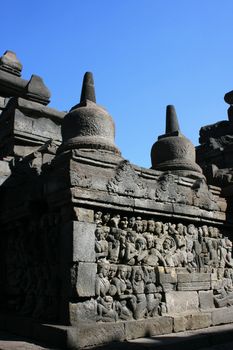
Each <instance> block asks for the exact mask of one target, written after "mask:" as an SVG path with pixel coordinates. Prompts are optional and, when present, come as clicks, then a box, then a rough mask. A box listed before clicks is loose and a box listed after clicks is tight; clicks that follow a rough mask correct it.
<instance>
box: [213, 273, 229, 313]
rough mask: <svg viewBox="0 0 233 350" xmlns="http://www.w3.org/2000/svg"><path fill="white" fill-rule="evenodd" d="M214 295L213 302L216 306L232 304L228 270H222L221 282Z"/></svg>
mask: <svg viewBox="0 0 233 350" xmlns="http://www.w3.org/2000/svg"><path fill="white" fill-rule="evenodd" d="M216 293H217V294H215V295H214V302H215V305H216V306H217V307H224V306H230V305H233V285H232V277H231V274H230V271H228V270H227V269H226V270H225V271H224V278H223V283H222V286H221V288H220V289H218V290H217V291H216Z"/></svg>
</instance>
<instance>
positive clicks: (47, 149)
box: [0, 51, 233, 349]
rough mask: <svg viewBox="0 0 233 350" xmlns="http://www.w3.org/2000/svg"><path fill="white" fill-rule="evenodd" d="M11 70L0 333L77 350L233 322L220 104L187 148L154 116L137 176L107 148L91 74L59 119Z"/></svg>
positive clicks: (227, 168) (7, 60)
mask: <svg viewBox="0 0 233 350" xmlns="http://www.w3.org/2000/svg"><path fill="white" fill-rule="evenodd" d="M21 71H22V64H21V63H20V62H19V60H18V58H17V57H16V55H15V53H13V52H11V51H6V52H5V53H4V55H3V56H2V57H1V58H0V113H1V114H0V145H1V147H0V157H1V160H0V184H1V186H0V191H1V196H0V198H1V207H0V208H1V211H0V220H1V236H0V241H1V263H0V269H1V276H0V284H1V288H0V293H1V298H0V300H1V302H0V305H1V316H0V328H2V329H8V330H11V331H12V330H13V331H14V332H16V333H19V334H23V335H27V336H30V337H33V336H34V337H39V336H40V337H41V338H42V339H45V334H50V333H51V334H53V335H54V336H53V337H52V338H53V340H54V343H56V341H57V342H58V340H59V346H61V342H62V341H63V342H64V345H66V346H68V347H69V348H73V349H79V348H83V347H86V346H94V345H98V344H102V343H107V342H110V341H116V340H127V339H132V338H137V337H142V336H145V335H156V334H164V333H171V332H179V331H183V330H187V329H198V328H204V327H209V326H211V325H218V324H222V323H230V322H233V257H232V228H233V214H232V198H233V186H232V183H233V163H232V159H233V157H232V154H233V112H232V111H233V92H229V93H228V94H226V95H225V101H226V102H227V103H228V104H230V108H229V109H228V117H229V121H221V122H218V123H216V124H214V125H210V126H205V127H202V128H201V130H200V146H198V147H197V148H196V149H195V147H194V146H193V144H192V143H191V142H190V141H189V140H188V139H187V138H186V137H185V136H184V135H183V134H182V133H181V131H180V127H179V123H178V118H177V116H176V111H175V108H174V107H173V106H171V105H169V106H167V110H166V132H165V134H164V135H161V136H159V137H158V140H157V141H156V142H155V143H154V145H153V146H152V150H151V161H152V167H151V168H150V169H145V168H142V167H139V166H136V165H134V164H131V163H130V162H129V161H127V160H125V159H124V158H123V157H122V155H121V152H120V150H119V149H118V148H117V146H116V145H115V141H114V136H115V126H114V122H113V119H112V117H111V116H110V115H109V113H108V112H107V110H105V109H104V108H103V107H101V106H100V105H98V104H96V97H95V90H94V82H93V77H92V74H91V73H89V72H87V73H86V74H85V75H84V80H83V86H82V91H81V98H80V102H79V103H78V104H77V105H75V106H74V107H73V108H71V110H70V111H69V112H68V113H65V112H59V111H57V110H55V109H52V108H50V107H48V106H47V105H48V103H49V99H50V92H49V90H48V88H47V87H46V86H45V84H44V82H43V80H42V78H40V77H39V76H36V75H32V77H31V79H30V80H29V81H27V80H24V79H22V78H21ZM187 117H188V116H187ZM196 154H197V162H196ZM217 186H218V187H217ZM45 324H46V325H45ZM49 332H50V333H49ZM56 332H57V333H56ZM55 334H56V335H55ZM58 335H59V336H58ZM43 337H44V338H43ZM52 338H51V337H50V339H52Z"/></svg>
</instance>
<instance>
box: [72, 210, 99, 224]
mask: <svg viewBox="0 0 233 350" xmlns="http://www.w3.org/2000/svg"><path fill="white" fill-rule="evenodd" d="M74 212H75V215H76V219H77V221H83V222H89V223H93V222H94V210H91V209H86V208H74Z"/></svg>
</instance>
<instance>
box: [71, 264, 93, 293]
mask: <svg viewBox="0 0 233 350" xmlns="http://www.w3.org/2000/svg"><path fill="white" fill-rule="evenodd" d="M96 272H97V265H96V264H94V263H86V262H85V263H79V264H78V271H77V281H76V291H77V294H78V296H80V297H92V296H95V278H96Z"/></svg>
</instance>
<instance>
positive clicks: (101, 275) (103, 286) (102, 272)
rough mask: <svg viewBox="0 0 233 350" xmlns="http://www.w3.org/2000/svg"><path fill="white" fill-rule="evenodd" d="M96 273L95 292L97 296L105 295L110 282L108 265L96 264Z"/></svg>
mask: <svg viewBox="0 0 233 350" xmlns="http://www.w3.org/2000/svg"><path fill="white" fill-rule="evenodd" d="M97 268H98V270H97V272H98V274H97V276H96V287H95V292H96V295H97V296H100V297H105V295H106V294H108V292H109V288H110V282H109V279H108V274H109V269H110V266H109V264H108V263H103V262H101V263H99V264H98V267H97Z"/></svg>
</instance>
